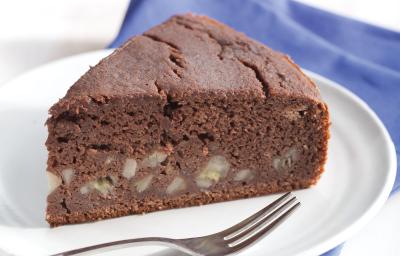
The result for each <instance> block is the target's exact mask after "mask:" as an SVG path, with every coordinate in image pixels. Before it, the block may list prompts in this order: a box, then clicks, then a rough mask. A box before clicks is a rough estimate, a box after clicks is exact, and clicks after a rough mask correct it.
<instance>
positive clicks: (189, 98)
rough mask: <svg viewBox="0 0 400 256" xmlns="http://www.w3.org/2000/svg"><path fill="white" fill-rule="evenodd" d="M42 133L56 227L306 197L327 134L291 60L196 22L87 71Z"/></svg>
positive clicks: (186, 21) (211, 23) (154, 35)
mask: <svg viewBox="0 0 400 256" xmlns="http://www.w3.org/2000/svg"><path fill="white" fill-rule="evenodd" d="M47 126H48V130H49V136H48V139H47V142H46V146H47V149H48V151H49V156H48V167H47V174H48V177H49V184H50V192H49V195H48V198H47V203H48V206H47V214H46V218H47V221H48V222H49V223H50V224H51V225H52V226H57V225H62V224H68V223H81V222H87V221H94V220H98V219H105V218H111V217H117V216H123V215H129V214H137V213H147V212H152V211H158V210H163V209H170V208H178V207H186V206H194V205H204V204H209V203H213V202H221V201H227V200H233V199H239V198H248V197H253V196H260V195H266V194H271V193H276V192H282V191H291V190H295V189H301V188H307V187H309V186H311V185H313V184H315V183H316V182H317V181H318V179H319V177H320V175H321V173H322V172H323V165H324V163H325V160H326V157H327V140H328V137H329V132H328V127H329V115H328V109H327V106H326V104H325V103H324V102H323V101H322V99H321V96H320V93H319V90H318V88H317V87H316V85H315V84H314V83H313V82H312V81H311V80H310V79H309V78H307V76H305V75H304V74H303V73H302V71H301V70H300V69H299V67H298V66H297V65H296V64H294V63H293V62H292V61H291V60H290V59H289V57H287V56H285V55H283V54H281V53H278V52H275V51H273V50H271V49H269V48H268V47H266V46H264V45H262V44H261V43H259V42H256V41H254V40H251V39H249V38H248V37H246V36H245V35H244V34H242V33H239V32H236V31H234V30H233V29H231V28H229V27H227V26H226V25H223V24H221V23H219V22H217V21H215V20H212V19H210V18H207V17H204V16H196V15H192V14H187V15H180V16H174V17H172V18H170V19H169V20H168V21H166V22H165V23H163V24H161V25H159V26H156V27H154V28H152V29H150V30H149V31H147V32H145V33H144V34H143V35H140V36H135V37H133V38H131V39H130V40H129V41H127V42H126V43H125V44H124V45H123V46H122V47H120V48H118V49H116V50H115V51H114V52H113V53H112V54H111V55H110V56H108V57H106V58H104V59H103V60H101V61H100V62H99V63H98V64H97V65H96V66H95V67H92V68H90V70H89V71H88V72H87V73H86V74H84V75H83V76H82V77H81V78H80V79H79V80H78V81H77V82H76V83H75V84H74V85H73V86H72V87H71V88H70V89H69V91H68V92H67V94H66V96H65V97H64V98H62V99H61V100H60V101H59V102H58V103H56V104H55V105H54V106H53V107H52V108H51V109H50V117H49V119H48V121H47Z"/></svg>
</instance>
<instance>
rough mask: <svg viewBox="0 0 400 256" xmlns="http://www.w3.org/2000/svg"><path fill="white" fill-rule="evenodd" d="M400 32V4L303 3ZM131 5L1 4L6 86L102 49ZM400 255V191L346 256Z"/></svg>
mask: <svg viewBox="0 0 400 256" xmlns="http://www.w3.org/2000/svg"><path fill="white" fill-rule="evenodd" d="M299 1H301V2H304V3H307V4H310V5H313V6H316V7H319V8H322V9H326V10H330V11H332V12H335V13H339V14H342V15H346V16H349V17H353V18H356V19H359V20H362V21H364V22H368V23H371V24H375V25H379V26H383V27H386V28H389V29H393V30H396V31H400V1H398V0H380V1H374V0H335V1H328V0H299ZM127 5H128V0H113V1H110V0H58V1H54V0H37V1H29V0H15V1H9V0H0V86H1V84H4V83H5V82H6V81H8V80H10V79H12V78H14V77H16V76H17V75H19V74H21V73H22V72H24V71H27V70H29V69H31V68H34V67H36V66H38V65H40V64H43V63H46V62H48V61H51V60H54V59H58V58H61V57H64V56H69V55H73V54H77V53H80V52H86V51H92V50H96V49H102V48H104V47H105V46H106V45H108V44H109V43H110V42H111V40H112V39H113V38H114V37H115V35H116V34H117V32H118V29H119V26H120V24H121V22H122V19H123V17H124V14H125V10H126V7H127ZM357 255H364V256H365V255H385V256H398V255H400V192H399V193H398V194H396V195H394V196H392V197H391V198H390V199H389V200H388V202H387V203H386V205H385V206H384V208H383V209H382V211H381V212H380V213H379V214H378V215H377V216H376V217H375V218H374V219H373V221H372V222H371V223H369V224H368V225H367V226H366V227H365V228H363V229H362V230H361V231H360V232H359V233H358V234H356V235H355V236H353V237H352V238H351V239H349V240H348V242H347V243H346V245H345V247H344V249H343V252H342V256H357Z"/></svg>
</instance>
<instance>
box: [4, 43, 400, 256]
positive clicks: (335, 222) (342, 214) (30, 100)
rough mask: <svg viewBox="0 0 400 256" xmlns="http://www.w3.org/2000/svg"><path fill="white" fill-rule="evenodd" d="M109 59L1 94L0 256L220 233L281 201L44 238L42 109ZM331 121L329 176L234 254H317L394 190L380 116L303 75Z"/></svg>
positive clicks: (65, 230)
mask: <svg viewBox="0 0 400 256" xmlns="http://www.w3.org/2000/svg"><path fill="white" fill-rule="evenodd" d="M109 53H110V51H106V50H104V51H98V52H93V53H87V54H83V55H78V56H74V57H71V58H67V59H63V60H60V61H57V62H54V63H51V64H48V65H45V66H43V67H40V68H37V69H35V70H33V71H31V72H29V73H26V74H25V75H23V76H21V77H19V78H18V79H16V80H14V81H12V82H10V83H8V84H6V85H5V86H3V87H1V88H0V124H1V125H0V251H1V250H2V251H4V252H8V253H10V254H15V255H46V254H50V253H55V252H59V251H63V250H68V249H73V248H76V247H82V246H87V245H91V244H96V243H102V242H109V241H112V240H118V239H127V238H135V237H143V236H166V237H173V238H183V237H193V236H200V235H206V234H209V233H213V232H216V231H219V230H221V229H224V228H226V227H229V226H231V225H232V224H234V223H236V222H238V221H240V220H242V219H243V218H245V217H247V216H248V215H250V214H251V213H253V212H255V211H257V210H259V209H261V208H262V207H263V206H265V205H266V204H268V203H270V202H271V201H273V200H274V199H275V198H277V197H278V195H271V196H264V197H258V198H253V199H246V200H238V201H233V202H226V203H218V204H213V205H207V206H201V207H191V208H185V209H179V210H169V211H162V212H156V213H151V214H147V215H143V216H128V217H122V218H117V219H111V220H105V221H100V222H96V223H92V224H80V225H70V226H63V227H59V228H54V229H50V228H49V227H48V225H47V223H46V222H45V221H44V209H45V198H46V193H47V181H46V177H45V169H46V157H47V152H46V149H45V147H44V142H45V139H46V137H47V130H46V127H45V126H44V123H45V120H46V118H47V109H48V108H49V107H50V106H51V105H52V104H53V103H55V102H56V101H57V100H58V98H61V97H62V96H64V94H65V93H66V91H67V89H68V88H69V86H70V85H72V84H73V82H74V81H76V80H77V79H78V78H79V77H80V75H81V74H83V73H84V72H85V71H86V70H87V69H88V67H89V65H95V64H96V63H97V62H98V61H99V60H100V59H101V58H102V57H104V56H106V55H108V54H109ZM309 75H310V76H311V77H312V78H313V79H314V80H315V81H316V82H317V84H318V85H319V87H320V89H321V93H322V95H323V98H324V100H325V101H326V102H327V103H328V105H329V108H330V113H331V119H332V126H331V135H332V138H331V140H330V142H329V158H328V163H327V166H326V172H325V173H324V174H323V176H322V178H321V180H320V182H319V183H318V185H317V186H315V187H313V188H310V189H306V190H301V191H296V192H295V194H296V196H297V197H298V198H299V199H300V201H301V202H302V207H300V209H299V210H298V211H296V212H295V214H293V215H292V216H291V217H290V218H289V219H288V220H287V222H285V223H284V224H283V225H281V226H280V227H279V228H278V229H277V230H276V231H274V232H273V233H272V234H271V235H269V236H267V237H266V238H264V239H263V240H262V241H261V242H259V243H257V244H256V245H255V246H253V247H252V248H249V249H248V250H246V251H244V252H243V253H242V254H241V255H260V256H261V255H281V256H284V255H318V254H321V253H323V252H325V251H326V250H328V249H331V248H332V247H334V246H336V245H338V244H339V243H341V242H343V241H344V240H345V239H346V238H348V237H349V236H350V235H351V234H353V233H354V232H356V231H357V230H359V229H360V228H361V227H362V226H363V225H364V224H366V222H367V221H369V220H370V219H371V218H372V217H373V216H374V215H375V214H376V213H377V211H378V210H379V209H380V208H381V206H382V205H383V203H384V202H385V200H386V198H387V197H388V195H389V192H390V189H391V187H392V185H393V182H394V177H395V170H396V155H395V150H394V146H393V143H392V141H391V139H390V137H389V135H388V133H387V131H386V129H385V128H384V126H383V125H382V123H381V122H380V120H379V119H378V118H377V116H376V115H375V114H374V113H373V112H372V111H371V109H370V108H369V107H368V106H367V105H366V104H365V103H363V102H362V101H361V100H360V99H359V98H358V97H356V96H355V95H353V94H352V93H350V92H349V91H347V90H346V89H343V88H342V87H340V86H339V85H337V84H335V83H333V82H331V81H329V80H327V79H324V78H322V77H320V76H318V75H315V74H312V73H309ZM104 255H153V256H156V255H163V256H166V255H176V252H174V251H171V250H164V248H162V247H136V248H132V249H124V250H120V251H114V252H111V253H107V254H104Z"/></svg>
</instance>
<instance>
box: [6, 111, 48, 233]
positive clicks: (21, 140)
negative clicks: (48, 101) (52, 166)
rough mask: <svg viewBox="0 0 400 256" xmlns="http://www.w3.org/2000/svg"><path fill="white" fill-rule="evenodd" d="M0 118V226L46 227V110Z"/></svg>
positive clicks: (18, 113)
mask: <svg viewBox="0 0 400 256" xmlns="http://www.w3.org/2000/svg"><path fill="white" fill-rule="evenodd" d="M0 118H1V120H2V128H1V133H0V145H2V146H1V147H0V225H2V226H9V227H24V228H38V227H48V224H47V223H46V221H45V207H46V196H47V180H46V174H45V169H46V160H47V151H46V148H45V146H44V143H45V140H46V138H47V128H46V127H45V125H44V122H45V120H46V118H47V110H46V109H29V108H28V107H27V108H25V109H13V110H7V111H1V112H0ZM3 121H4V123H3Z"/></svg>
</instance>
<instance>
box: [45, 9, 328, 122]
mask: <svg viewBox="0 0 400 256" xmlns="http://www.w3.org/2000/svg"><path fill="white" fill-rule="evenodd" d="M228 92H229V93H234V94H251V95H253V96H255V97H260V98H266V99H268V98H269V97H276V96H288V97H298V98H299V97H300V98H306V99H311V100H315V101H321V99H320V95H319V90H318V88H317V87H316V86H315V84H314V83H313V82H312V81H311V80H310V79H309V78H308V77H306V76H305V75H304V74H303V73H302V72H301V70H300V68H299V67H298V66H297V65H296V64H294V63H293V61H291V59H290V58H289V57H288V56H286V55H284V54H282V53H279V52H276V51H273V50H271V49H270V48H268V47H266V46H265V45H263V44H261V43H259V42H257V41H255V40H252V39H250V38H248V37H247V36H245V35H244V34H242V33H240V32H237V31H235V30H233V29H231V28H230V27H228V26H226V25H224V24H222V23H220V22H218V21H216V20H213V19H211V18H208V17H206V16H199V15H194V14H185V15H176V16H173V17H171V18H170V19H169V20H167V21H166V22H164V23H162V24H160V25H158V26H156V27H153V28H151V29H150V30H148V31H146V32H145V33H143V35H139V36H134V37H133V38H131V39H130V40H128V41H127V42H126V43H125V44H124V45H122V46H121V47H120V48H118V49H116V50H115V51H114V52H113V53H112V54H111V55H109V56H108V57H106V58H104V59H103V60H101V61H100V62H99V63H98V64H97V65H96V66H94V67H91V68H90V69H89V71H88V72H87V73H85V74H84V75H83V76H82V77H81V78H80V79H79V80H78V81H77V82H76V83H75V84H74V85H73V86H72V87H71V88H70V89H69V90H68V92H67V94H66V96H65V97H64V98H62V99H61V100H60V101H59V102H58V103H56V104H55V105H54V106H53V107H52V108H51V109H50V114H51V115H53V116H57V115H59V114H61V113H62V112H64V111H66V110H68V109H69V108H70V106H71V105H74V104H76V103H79V102H82V101H83V102H86V103H87V102H90V101H92V100H95V101H100V102H101V101H104V100H108V99H112V98H116V97H141V96H143V97H144V96H150V97H152V96H155V97H166V95H168V96H170V97H172V98H175V99H178V100H184V99H185V98H188V97H190V96H193V95H197V96H199V95H207V94H208V95H209V94H213V93H215V94H219V95H221V94H222V95H223V94H226V93H228Z"/></svg>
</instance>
